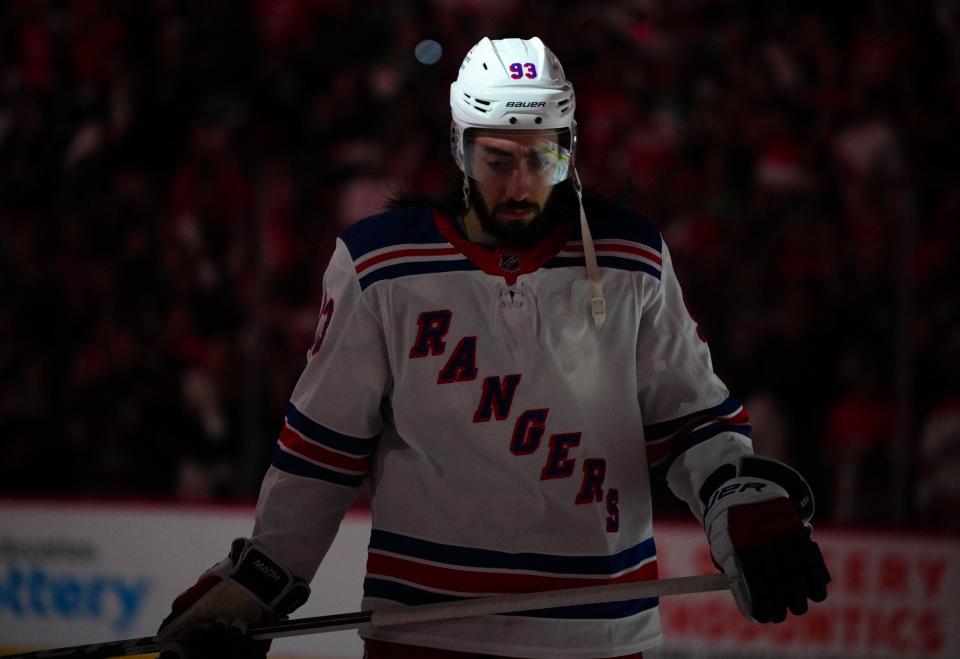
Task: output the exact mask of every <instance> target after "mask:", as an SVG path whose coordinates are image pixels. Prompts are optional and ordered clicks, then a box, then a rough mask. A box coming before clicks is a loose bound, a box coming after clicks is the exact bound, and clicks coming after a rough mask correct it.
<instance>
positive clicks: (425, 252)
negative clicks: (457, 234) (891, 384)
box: [356, 247, 460, 275]
mask: <svg viewBox="0 0 960 659" xmlns="http://www.w3.org/2000/svg"><path fill="white" fill-rule="evenodd" d="M459 253H460V250H458V249H457V248H456V247H411V248H409V249H398V250H396V251H393V252H384V253H383V254H378V255H376V256H372V257H370V258H369V259H367V260H366V261H361V262H360V263H358V264H357V265H356V269H357V274H358V275H359V274H360V273H361V272H363V271H364V270H367V269H368V268H372V267H373V266H375V265H377V264H378V263H383V262H384V261H389V260H391V259H402V258H405V257H408V256H447V255H450V254H459Z"/></svg>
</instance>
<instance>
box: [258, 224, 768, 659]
mask: <svg viewBox="0 0 960 659" xmlns="http://www.w3.org/2000/svg"><path fill="white" fill-rule="evenodd" d="M590 226H591V231H592V233H593V237H594V242H595V244H596V250H597V255H598V262H599V266H600V270H601V275H602V283H603V290H604V293H605V296H606V300H607V319H606V324H605V325H604V326H603V327H602V328H601V329H597V328H596V327H595V325H594V322H593V318H592V316H591V313H590V304H589V298H590V287H589V282H588V280H587V278H586V276H585V274H584V273H585V266H584V258H583V246H582V243H581V242H580V239H579V235H578V229H577V228H576V227H569V228H567V227H564V228H560V229H558V230H557V231H555V232H554V234H553V235H552V236H551V237H550V238H549V239H547V240H545V241H543V242H542V243H541V244H539V245H538V246H537V247H536V248H535V249H532V250H518V249H514V248H488V247H484V246H481V245H477V244H474V243H470V242H468V241H466V240H465V239H464V238H463V237H462V236H461V235H460V234H459V232H458V231H457V230H456V228H455V226H454V224H453V222H452V220H451V219H450V218H449V217H445V216H443V215H442V214H441V213H439V212H437V211H434V210H431V209H426V208H424V209H403V210H395V211H390V212H387V213H384V214H381V215H377V216H375V217H372V218H369V219H367V220H364V221H362V222H359V223H357V224H355V225H354V226H352V227H351V228H350V229H349V230H347V231H346V232H345V233H344V235H343V236H342V238H341V239H340V240H339V241H338V242H337V247H336V250H335V253H334V255H333V257H332V260H331V263H330V265H329V268H328V269H327V272H326V274H325V277H324V304H323V307H322V311H321V315H320V323H319V327H318V330H317V335H316V341H315V343H314V346H313V348H312V349H311V351H310V354H309V357H308V362H307V365H306V368H305V370H304V371H303V374H302V376H301V378H300V380H299V382H298V383H297V385H296V388H295V390H294V392H293V395H292V398H291V400H290V404H289V407H288V409H287V411H286V419H285V425H284V427H283V430H282V433H281V436H280V439H279V442H278V445H277V450H276V454H275V458H274V461H273V465H272V466H271V467H270V469H269V471H268V473H267V475H266V477H265V479H264V483H263V487H262V491H261V495H260V500H259V502H258V507H257V518H256V526H255V529H254V539H255V540H256V541H257V542H260V543H262V544H263V545H264V546H265V547H266V549H267V551H268V553H270V555H272V556H273V557H275V558H276V559H277V560H278V561H280V562H282V563H285V564H286V565H288V566H289V567H290V568H291V569H292V570H293V571H294V572H295V573H296V574H299V575H301V576H303V577H304V578H306V579H307V580H309V579H310V578H311V577H312V576H313V574H314V572H315V571H316V569H317V567H318V565H319V563H320V560H321V559H322V557H323V555H324V553H325V552H326V551H327V549H328V548H329V546H330V544H331V542H332V540H333V537H334V535H335V534H336V531H337V527H338V524H339V522H340V520H341V518H342V516H343V513H344V511H345V510H346V508H347V507H348V506H349V505H350V503H351V502H352V501H353V500H354V498H355V496H356V495H355V492H356V488H357V487H358V486H359V485H360V484H361V482H362V481H363V479H364V478H365V477H369V478H370V480H371V488H372V491H373V499H372V503H371V507H372V523H373V530H372V534H371V538H370V545H369V553H368V561H367V574H366V578H365V581H364V599H363V605H364V608H365V609H375V608H379V607H389V606H398V605H413V604H421V603H429V602H440V601H448V600H454V599H460V598H466V597H476V596H486V595H494V594H502V593H513V592H532V591H540V590H548V589H559V588H571V587H576V586H588V585H599V584H612V583H622V582H629V581H636V580H644V579H653V578H656V576H657V564H656V548H655V545H654V539H653V527H652V519H651V501H650V479H651V478H666V479H667V482H668V484H669V486H670V487H671V489H672V491H674V492H675V493H676V494H677V495H678V496H680V497H682V498H683V499H684V500H686V501H687V502H688V504H689V505H690V507H691V509H692V510H693V512H694V514H696V515H698V516H699V515H700V512H701V504H700V502H699V497H698V489H699V487H700V484H701V483H702V481H703V480H704V479H705V478H706V477H707V476H708V475H709V474H710V473H711V472H712V471H713V470H714V469H715V468H716V467H717V466H719V465H720V464H722V463H723V462H735V461H736V459H737V458H738V457H739V456H740V455H742V454H744V453H749V452H750V451H751V448H750V440H749V433H750V428H749V422H748V419H747V416H746V413H745V412H744V410H743V408H742V407H741V405H740V404H739V403H738V402H737V401H736V400H734V399H733V398H731V397H730V396H729V394H728V392H727V390H726V388H725V387H724V385H723V384H722V382H721V381H720V380H719V379H718V378H717V377H716V375H715V374H714V373H713V369H712V366H711V362H710V356H709V351H708V348H707V346H706V344H705V343H704V342H703V341H702V340H701V339H700V338H698V335H697V331H696V325H695V323H694V322H693V321H692V320H691V318H690V316H689V315H688V313H687V311H686V308H685V306H684V303H683V299H682V296H681V292H680V287H679V285H678V284H677V281H676V279H675V277H674V273H673V269H672V266H671V263H670V256H669V253H668V251H667V249H666V247H665V245H664V244H663V242H662V239H661V236H660V234H659V232H658V231H657V230H656V228H655V227H654V226H653V225H652V224H651V223H649V222H648V221H647V220H646V219H644V218H642V217H640V216H637V215H633V214H627V213H623V214H620V215H617V216H611V217H596V216H591V217H590ZM318 587H319V588H322V584H321V585H319V586H318ZM657 604H658V603H657V600H656V599H645V600H639V601H631V602H622V603H615V604H605V605H589V606H580V607H569V608H565V609H554V610H548V611H541V612H534V613H525V614H522V615H502V616H488V617H481V618H475V619H469V620H461V621H451V622H445V623H433V624H429V625H422V626H410V627H404V628H393V629H382V630H377V631H376V632H373V634H372V635H373V636H374V637H375V638H378V639H382V640H387V641H395V642H401V643H408V644H412V645H423V646H429V647H438V648H446V649H456V650H462V651H469V652H479V653H487V654H496V655H503V656H522V657H610V656H618V655H624V654H629V653H632V652H638V651H641V650H644V649H646V648H650V647H652V646H654V645H657V644H658V643H659V641H660V623H659V617H658V613H657Z"/></svg>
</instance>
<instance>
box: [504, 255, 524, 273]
mask: <svg viewBox="0 0 960 659" xmlns="http://www.w3.org/2000/svg"><path fill="white" fill-rule="evenodd" d="M500 269H501V270H503V271H504V272H516V271H517V270H519V269H520V255H519V254H514V253H513V252H508V253H506V254H501V255H500Z"/></svg>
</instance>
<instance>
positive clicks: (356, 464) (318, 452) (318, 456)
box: [280, 425, 370, 473]
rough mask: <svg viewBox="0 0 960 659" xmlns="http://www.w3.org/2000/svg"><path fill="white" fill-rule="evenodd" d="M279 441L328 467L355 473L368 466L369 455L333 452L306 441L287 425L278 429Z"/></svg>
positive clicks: (361, 471)
mask: <svg viewBox="0 0 960 659" xmlns="http://www.w3.org/2000/svg"><path fill="white" fill-rule="evenodd" d="M280 443H281V444H283V445H284V446H286V447H287V448H288V449H290V450H291V451H293V452H294V453H297V454H298V455H302V456H303V457H305V458H310V459H311V460H313V461H315V462H320V463H323V464H324V465H326V466H328V467H334V468H336V469H343V470H345V471H352V472H357V473H365V472H366V471H367V469H368V468H369V461H370V458H369V457H366V458H356V457H353V456H351V455H343V454H342V453H335V452H333V451H331V450H329V449H326V448H324V447H322V446H320V445H319V444H314V443H313V442H308V441H307V440H306V439H304V438H303V437H301V436H300V434H299V433H297V432H296V431H295V430H293V429H291V428H290V426H287V425H284V426H283V430H282V431H280Z"/></svg>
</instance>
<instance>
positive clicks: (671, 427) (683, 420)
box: [643, 396, 741, 442]
mask: <svg viewBox="0 0 960 659" xmlns="http://www.w3.org/2000/svg"><path fill="white" fill-rule="evenodd" d="M740 407H741V403H740V401H738V400H737V399H736V398H734V397H732V396H728V397H727V399H726V400H724V401H723V402H722V403H720V404H719V405H714V406H713V407H708V408H706V409H703V410H698V411H696V412H691V413H690V414H685V415H684V416H680V417H677V418H676V419H670V420H669V421H661V422H659V423H651V424H645V425H644V426H643V434H644V437H646V440H647V441H648V442H653V441H656V440H658V439H663V438H664V437H667V436H669V435H672V434H673V433H675V432H677V431H678V430H680V429H681V428H683V427H684V426H685V425H687V424H688V423H690V422H691V421H693V420H694V419H696V418H697V417H704V418H710V417H716V416H726V415H728V414H732V413H733V412H735V411H736V410H737V409H739V408H740Z"/></svg>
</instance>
